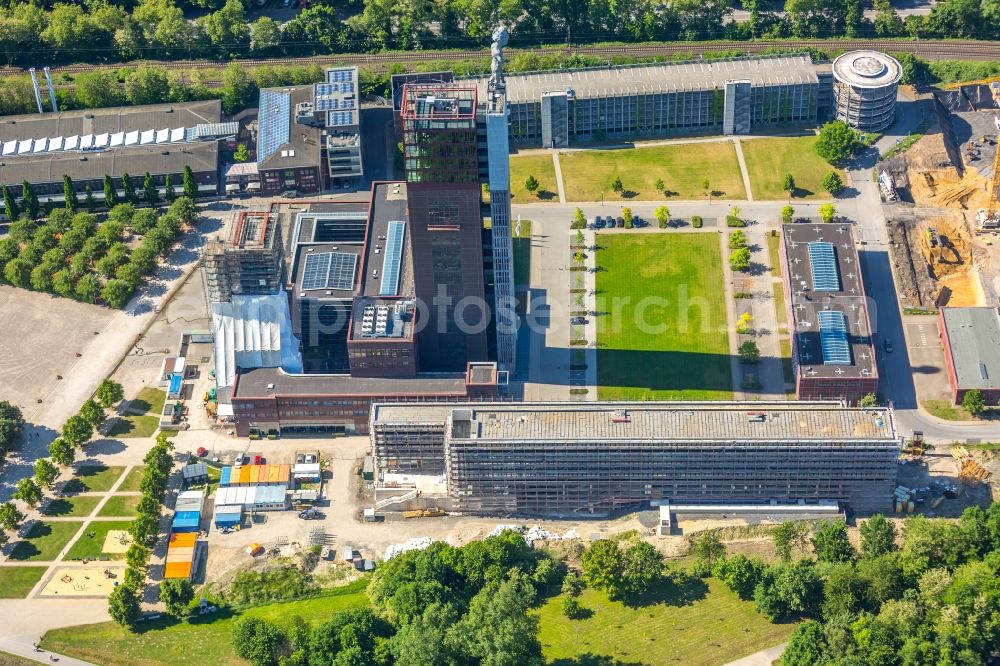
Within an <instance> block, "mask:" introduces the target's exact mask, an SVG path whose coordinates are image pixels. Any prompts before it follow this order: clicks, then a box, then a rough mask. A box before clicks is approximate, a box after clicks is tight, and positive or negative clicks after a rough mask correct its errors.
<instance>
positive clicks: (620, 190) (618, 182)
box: [611, 176, 625, 196]
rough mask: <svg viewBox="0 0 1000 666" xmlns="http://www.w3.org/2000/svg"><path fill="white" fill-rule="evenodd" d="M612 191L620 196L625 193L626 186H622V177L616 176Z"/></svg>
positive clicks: (612, 182)
mask: <svg viewBox="0 0 1000 666" xmlns="http://www.w3.org/2000/svg"><path fill="white" fill-rule="evenodd" d="M611 189H612V191H614V193H615V194H617V195H618V196H621V195H622V194H624V193H625V186H624V185H623V184H622V179H621V176H615V179H614V180H613V181H611Z"/></svg>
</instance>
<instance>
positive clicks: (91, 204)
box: [83, 183, 97, 213]
mask: <svg viewBox="0 0 1000 666" xmlns="http://www.w3.org/2000/svg"><path fill="white" fill-rule="evenodd" d="M83 202H84V203H85V204H86V205H87V210H88V211H89V212H91V213H93V212H94V211H95V210H97V200H96V199H95V198H94V188H93V187H91V186H90V183H87V184H86V185H84V187H83Z"/></svg>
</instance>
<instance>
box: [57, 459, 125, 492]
mask: <svg viewBox="0 0 1000 666" xmlns="http://www.w3.org/2000/svg"><path fill="white" fill-rule="evenodd" d="M124 471H125V468H124V467H108V466H106V465H80V466H79V467H77V468H76V471H75V472H74V474H73V476H74V478H73V479H70V481H69V482H68V483H67V484H66V487H65V492H68V493H102V492H106V491H108V490H111V487H112V486H113V485H115V481H117V480H118V477H119V476H121V475H122V472H124Z"/></svg>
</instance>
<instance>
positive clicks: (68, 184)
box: [63, 175, 80, 212]
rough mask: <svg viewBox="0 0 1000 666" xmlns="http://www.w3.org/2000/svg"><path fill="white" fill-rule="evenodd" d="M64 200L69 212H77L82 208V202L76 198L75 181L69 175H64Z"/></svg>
mask: <svg viewBox="0 0 1000 666" xmlns="http://www.w3.org/2000/svg"><path fill="white" fill-rule="evenodd" d="M63 199H64V201H65V203H66V210H68V211H73V212H76V209H77V208H79V207H80V200H79V198H77V196H76V186H74V185H73V179H72V178H70V177H69V176H67V175H63Z"/></svg>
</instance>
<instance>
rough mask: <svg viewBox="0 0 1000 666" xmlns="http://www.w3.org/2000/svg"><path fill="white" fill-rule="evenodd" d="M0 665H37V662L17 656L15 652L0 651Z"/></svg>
mask: <svg viewBox="0 0 1000 666" xmlns="http://www.w3.org/2000/svg"><path fill="white" fill-rule="evenodd" d="M0 666H38V662H37V661H31V660H30V659H24V658H23V657H18V656H17V655H16V654H7V653H6V652H0Z"/></svg>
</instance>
